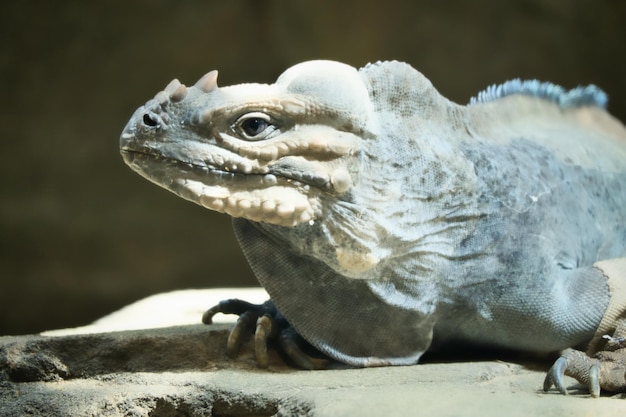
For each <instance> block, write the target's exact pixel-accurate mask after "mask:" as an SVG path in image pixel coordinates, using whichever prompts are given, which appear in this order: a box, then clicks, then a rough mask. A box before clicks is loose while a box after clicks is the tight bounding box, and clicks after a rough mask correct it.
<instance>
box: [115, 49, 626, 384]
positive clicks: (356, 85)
mask: <svg viewBox="0 0 626 417" xmlns="http://www.w3.org/2000/svg"><path fill="white" fill-rule="evenodd" d="M605 104H606V96H605V95H604V93H602V92H601V91H600V90H598V89H597V88H596V87H593V86H589V87H585V88H578V89H575V90H571V91H565V90H563V89H562V88H560V87H557V86H554V85H552V84H547V83H539V82H536V81H531V82H522V81H512V82H509V83H506V84H504V85H502V86H498V87H491V88H490V89H488V90H486V91H485V92H483V93H481V94H479V95H478V98H477V99H475V100H473V101H472V103H471V104H470V105H468V106H461V105H457V104H455V103H452V102H450V101H448V100H447V99H445V98H444V97H442V96H441V95H440V94H439V93H438V92H437V91H436V90H435V89H434V88H433V86H432V85H431V84H430V82H429V81H428V80H427V79H426V78H425V77H423V76H422V75H421V74H420V73H418V72H417V71H415V70H414V69H413V68H411V67H410V66H409V65H406V64H403V63H399V62H383V63H376V64H373V65H368V66H366V67H364V68H362V69H360V70H358V71H357V70H355V69H354V68H352V67H349V66H347V65H344V64H340V63H337V62H331V61H312V62H306V63H303V64H299V65H296V66H294V67H292V68H290V69H288V70H287V71H286V72H285V73H283V74H282V75H281V76H280V77H279V79H278V80H277V82H276V83H275V84H271V85H265V84H242V85H236V86H231V87H221V88H218V86H217V73H216V72H210V73H208V74H207V75H206V76H204V77H203V78H202V79H200V80H199V81H198V83H196V84H195V85H194V86H192V87H185V86H184V85H182V84H180V82H178V81H177V80H174V81H172V82H171V83H170V84H169V85H168V86H167V87H166V89H165V90H164V91H162V92H160V93H158V94H157V95H156V96H155V98H154V99H152V100H150V101H148V102H147V103H146V104H145V105H144V106H142V107H140V108H139V109H138V110H137V111H136V112H135V114H134V115H133V117H132V118H131V120H130V121H129V123H128V125H127V127H126V128H125V130H124V132H123V133H122V137H121V140H120V146H121V152H122V155H123V156H124V160H125V161H126V163H128V164H129V166H130V167H131V168H132V169H133V170H135V171H137V172H138V173H139V174H140V175H142V176H144V177H146V178H147V179H149V180H150V181H152V182H154V183H156V184H158V185H160V186H162V187H164V188H166V189H168V190H170V191H172V192H174V193H176V194H177V195H179V196H181V197H183V198H185V199H187V200H190V201H192V202H194V203H197V204H200V205H202V206H204V207H206V208H209V209H211V210H216V211H219V212H223V213H226V214H229V215H230V216H232V217H234V218H235V219H234V228H235V233H236V235H237V238H238V240H239V242H240V245H241V247H242V249H243V251H244V253H245V255H246V257H247V259H248V261H249V263H250V266H251V267H252V269H253V271H254V273H255V275H256V276H257V278H258V280H259V282H260V283H261V285H263V287H265V289H266V290H267V291H268V293H269V294H270V297H271V300H272V303H271V304H268V305H267V306H265V307H261V306H257V307H251V313H250V314H245V313H244V312H243V310H242V311H240V308H239V306H238V305H234V306H233V305H232V304H229V307H228V308H229V309H231V310H232V311H234V312H236V313H241V314H242V316H243V317H245V318H244V319H243V320H242V324H241V325H240V326H238V327H237V329H238V330H236V332H237V334H239V333H240V332H241V329H242V328H244V327H246V328H249V327H254V326H252V325H251V323H253V321H254V320H255V319H257V318H259V319H260V322H259V325H258V326H257V331H258V333H259V335H260V336H259V337H258V339H259V340H261V342H259V343H258V346H261V345H263V343H262V340H263V339H264V338H265V336H267V335H276V337H278V338H279V340H283V342H284V343H282V344H283V346H284V347H286V350H289V351H291V352H297V351H298V350H299V349H297V348H295V347H296V346H297V343H295V342H294V338H293V337H292V336H290V335H293V334H296V333H297V334H298V335H300V336H301V337H302V338H304V339H305V340H306V341H307V342H308V343H309V344H311V345H312V346H313V347H314V348H316V349H317V350H319V351H320V352H322V353H323V354H325V355H327V356H329V357H330V358H332V359H334V360H336V361H339V362H343V363H346V364H348V365H351V366H380V365H406V364H414V363H417V362H418V360H419V358H420V356H421V355H422V354H423V353H424V352H425V351H426V350H427V349H429V348H430V347H431V345H446V344H450V345H453V346H463V345H464V344H471V345H485V346H492V347H493V346H495V347H500V348H506V349H519V350H528V351H536V352H551V351H557V350H561V349H565V348H568V347H576V346H582V345H584V344H586V343H588V342H590V341H591V340H594V341H597V340H598V338H600V337H601V336H602V334H604V333H607V332H609V333H612V331H613V330H614V329H615V326H616V325H618V324H619V322H620V321H621V320H623V319H622V317H624V315H623V314H622V313H623V311H624V309H625V307H624V303H623V302H622V301H620V300H624V299H626V298H625V297H626V285H623V284H622V283H625V282H626V272H624V270H625V268H622V267H621V265H623V264H624V260H623V258H624V256H625V254H626V210H625V207H626V190H625V188H624V184H626V168H625V167H626V164H625V162H626V130H625V129H624V126H623V125H622V124H621V123H620V122H619V121H617V120H615V119H614V118H612V117H611V116H610V115H609V114H608V113H607V112H606V111H605V110H604V109H603V106H604V105H605ZM617 266H619V267H617ZM268 306H271V308H269V307H268ZM219 308H220V307H216V308H213V309H211V310H210V312H209V314H208V316H207V317H206V319H207V321H210V316H211V314H213V313H215V312H216V311H221V310H219ZM251 317H252V318H251ZM272 318H273V319H274V320H271V319H272ZM276 323H281V324H280V326H278V327H279V329H277V328H276V327H275V326H274V324H276ZM294 330H295V333H294ZM235 339H236V337H235V338H233V342H232V344H231V343H230V342H229V345H231V346H235V348H230V349H231V350H236V345H237V341H236V340H235ZM593 345H594V346H596V345H597V343H594V344H593ZM259 349H260V350H261V351H262V348H260V347H259ZM590 353H592V354H593V353H595V352H593V351H592V352H590ZM293 356H295V359H296V360H295V362H296V363H299V364H303V365H301V366H305V367H315V366H309V365H308V364H309V362H306V360H305V359H303V355H301V354H300V353H295V354H294V355H293ZM259 357H260V362H263V360H264V359H263V354H260V356H259ZM562 362H563V361H562ZM561 368H562V366H561ZM559 369H560V368H559ZM559 372H560V370H559ZM594 372H595V371H594ZM557 374H558V373H553V380H552V382H554V383H556V384H557V385H559V384H561V383H560V382H559V381H560V380H559V379H558V378H560V376H559V375H557ZM602 378H603V377H602V376H601V377H600V379H602ZM599 384H600V385H601V386H603V387H608V386H609V385H606V384H604V385H603V381H600V382H599ZM561 385H562V384H561ZM622 388H623V387H622ZM611 389H616V388H611ZM617 389H621V388H620V387H617Z"/></svg>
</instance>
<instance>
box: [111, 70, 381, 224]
mask: <svg viewBox="0 0 626 417" xmlns="http://www.w3.org/2000/svg"><path fill="white" fill-rule="evenodd" d="M371 111H372V110H371V109H370V100H369V98H368V91H367V88H366V86H365V84H364V83H363V82H362V81H361V79H360V78H359V76H358V73H357V71H356V70H355V69H354V68H352V67H350V66H348V65H344V64H340V63H337V62H330V61H312V62H307V63H303V64H299V65H296V66H294V67H292V68H290V69H288V70H287V71H286V72H284V73H283V74H282V75H281V76H280V77H279V78H278V80H277V81H276V83H275V84H271V85H266V84H241V85H235V86H231V87H223V88H222V87H218V86H217V72H216V71H212V72H209V73H208V74H206V75H205V76H204V77H202V78H201V79H200V80H199V81H198V82H197V83H196V84H195V85H194V86H192V87H186V86H185V85H183V84H181V83H180V82H179V81H178V80H173V81H172V82H171V83H170V84H168V86H167V87H166V88H165V89H164V90H163V91H161V92H159V93H158V94H157V95H156V96H155V97H154V98H153V99H152V100H149V101H148V102H147V103H146V104H145V105H143V106H141V107H140V108H139V109H137V111H136V112H135V114H134V115H133V117H132V118H131V120H130V121H129V123H128V125H127V126H126V128H125V129H124V132H123V133H122V136H121V139H120V147H121V152H122V155H123V157H124V160H125V162H126V163H127V164H128V165H129V166H130V167H131V168H132V169H133V170H135V171H136V172H138V173H139V174H141V175H142V176H144V177H146V178H147V179H149V180H150V181H152V182H154V183H156V184H158V185H160V186H162V187H164V188H166V189H168V190H170V191H172V192H174V193H176V194H178V195H179V196H181V197H183V198H185V199H188V200H191V201H193V202H195V203H197V204H200V205H202V206H204V207H206V208H209V209H212V210H216V211H219V212H224V213H227V214H229V215H231V216H233V217H244V218H247V219H249V220H252V221H255V222H265V223H270V224H275V225H279V226H295V225H298V224H301V223H306V222H309V223H311V222H314V221H315V220H316V218H318V217H319V216H320V215H321V213H322V212H323V206H324V203H323V200H324V199H325V198H326V197H332V198H333V199H342V198H349V195H350V192H351V189H352V187H353V184H354V183H355V180H356V176H357V175H358V164H357V158H358V153H359V149H360V142H361V138H363V137H365V136H367V135H368V133H367V129H368V128H367V122H368V119H369V118H368V115H369V114H370V113H371Z"/></svg>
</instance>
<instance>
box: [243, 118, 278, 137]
mask: <svg viewBox="0 0 626 417" xmlns="http://www.w3.org/2000/svg"><path fill="white" fill-rule="evenodd" d="M233 130H234V131H235V133H237V134H238V135H239V136H241V137H242V138H244V139H246V140H263V139H267V138H268V137H269V136H270V135H271V134H272V133H273V132H274V131H275V130H276V125H274V124H273V123H272V118H271V117H270V116H269V115H267V114H265V113H261V112H253V113H246V114H244V115H243V116H241V117H239V119H237V121H236V122H235V124H234V125H233Z"/></svg>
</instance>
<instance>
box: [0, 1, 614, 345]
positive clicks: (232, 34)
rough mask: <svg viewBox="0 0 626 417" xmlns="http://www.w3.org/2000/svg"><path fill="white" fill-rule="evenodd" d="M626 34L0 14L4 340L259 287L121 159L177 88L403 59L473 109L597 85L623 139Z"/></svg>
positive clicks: (216, 235) (197, 213)
mask: <svg viewBox="0 0 626 417" xmlns="http://www.w3.org/2000/svg"><path fill="white" fill-rule="evenodd" d="M625 21H626V2H625V1H623V0H577V1H569V2H564V1H561V0H515V1H513V0H512V1H486V0H485V1H461V0H450V1H436V0H433V1H405V2H401V1H394V0H386V1H378V2H364V1H362V0H360V1H355V0H350V1H343V2H318V1H304V0H292V1H287V0H285V1H278V0H247V1H244V0H229V1H219V0H191V1H184V2H183V1H175V0H149V1H147V0H146V1H120V0H117V1H107V2H86V1H55V2H52V1H17V0H8V1H4V2H2V4H1V5H0V132H1V133H0V135H1V136H0V146H1V148H0V149H1V150H0V178H1V185H0V198H1V200H0V202H1V204H0V334H18V333H27V332H36V331H41V330H44V329H50V328H56V327H68V326H76V325H81V324H86V323H88V322H90V321H92V320H94V319H96V318H98V317H99V316H102V315H103V314H106V313H108V312H110V311H112V310H114V309H117V308H119V307H121V306H123V305H124V304H127V303H129V302H131V301H134V300H136V299H138V298H141V297H144V296H147V295H150V294H154V293H157V292H162V291H167V290H172V289H182V288H193V287H211V286H240V285H253V284H254V283H255V281H254V278H253V277H252V275H251V273H250V272H249V269H248V267H247V265H246V263H245V261H244V259H243V257H242V255H241V254H240V252H239V249H238V247H237V244H236V242H235V240H234V237H233V235H232V233H231V231H230V221H229V218H228V217H227V216H225V215H220V214H216V213H213V212H210V211H208V210H204V209H202V208H200V207H196V206H194V205H193V204H191V203H188V202H185V201H184V200H182V199H180V198H178V197H176V196H174V195H173V194H170V193H168V192H166V191H164V190H161V189H159V188H157V187H156V186H154V185H151V184H149V183H148V182H147V181H146V180H144V179H142V178H140V177H139V176H138V175H136V174H134V173H132V172H131V171H130V169H128V168H127V167H126V166H125V165H124V164H123V162H122V159H121V157H120V156H119V153H118V138H119V134H120V132H121V130H122V128H123V127H124V125H125V124H126V121H127V120H128V119H129V118H130V115H131V114H132V112H133V111H134V110H135V108H136V107H138V106H139V105H141V104H142V103H144V102H145V101H146V100H147V99H148V98H151V97H152V96H153V95H154V94H155V93H156V92H157V91H159V90H160V89H162V88H163V87H164V86H165V85H166V84H167V83H168V82H169V81H170V80H171V79H172V78H175V77H176V78H179V79H180V80H181V81H182V82H183V83H186V84H193V83H194V82H195V81H196V80H197V79H198V78H199V77H200V76H201V75H203V74H204V73H205V72H207V71H208V70H211V69H219V70H220V84H221V85H228V84H234V83H240V82H244V81H256V82H272V81H273V80H274V79H275V78H276V76H278V75H279V74H280V73H281V72H282V71H283V70H284V69H286V68H287V67H289V66H290V65H292V64H295V63H297V62H300V61H303V60H308V59H316V58H326V59H335V60H340V61H343V62H346V63H349V64H352V65H354V66H357V67H358V66H362V65H364V64H366V63H367V62H369V61H376V60H380V59H398V60H403V61H407V62H409V63H411V64H412V65H413V66H414V67H416V68H417V69H419V70H420V71H421V72H423V73H424V74H425V75H426V76H427V77H428V78H430V80H431V81H432V82H433V84H434V85H435V86H436V87H437V88H438V89H439V91H440V92H441V93H442V94H444V95H445V96H447V97H449V98H451V99H452V100H455V101H457V102H461V103H464V102H466V101H467V100H468V99H469V97H470V96H472V95H473V94H474V93H476V92H477V91H479V90H480V89H482V88H484V87H485V86H487V85H488V84H491V83H496V82H502V81H504V80H506V79H510V78H514V77H522V78H539V79H542V80H550V81H553V82H557V83H560V84H562V85H564V86H566V87H574V86H576V85H578V84H587V83H595V84H598V85H599V86H600V87H602V88H603V89H605V90H606V91H607V92H608V93H609V95H610V103H609V107H610V110H611V112H612V113H613V114H615V115H616V116H617V117H618V118H620V119H621V120H622V121H624V120H626V77H625V74H626V63H625V61H624V57H625V56H626V46H625V45H626V24H624V22H625ZM581 232H584V231H581Z"/></svg>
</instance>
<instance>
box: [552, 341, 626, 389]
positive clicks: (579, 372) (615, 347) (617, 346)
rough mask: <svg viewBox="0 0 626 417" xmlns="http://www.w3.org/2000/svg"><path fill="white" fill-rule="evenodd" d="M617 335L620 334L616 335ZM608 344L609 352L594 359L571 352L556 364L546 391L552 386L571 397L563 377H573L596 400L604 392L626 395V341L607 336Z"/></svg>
mask: <svg viewBox="0 0 626 417" xmlns="http://www.w3.org/2000/svg"><path fill="white" fill-rule="evenodd" d="M616 334H617V332H616ZM604 337H605V338H606V339H607V340H608V341H607V344H606V347H605V350H603V351H600V352H598V353H596V354H595V355H594V356H593V357H589V356H587V355H586V354H585V353H583V352H580V351H578V350H570V351H568V352H566V353H565V354H564V355H563V356H561V357H560V358H559V359H557V360H556V362H554V365H552V367H551V368H550V370H549V371H548V374H547V375H546V379H545V380H544V383H543V390H544V391H548V390H550V388H552V386H556V388H557V389H558V390H559V391H560V392H561V393H562V394H565V395H567V389H566V388H565V385H564V384H563V376H564V375H567V376H571V377H572V378H575V379H576V380H577V381H578V382H580V383H581V384H583V385H586V386H587V387H588V388H589V393H590V394H591V396H592V397H598V396H600V390H601V389H602V390H605V391H610V392H620V391H626V338H625V337H610V336H604Z"/></svg>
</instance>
